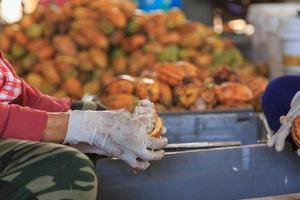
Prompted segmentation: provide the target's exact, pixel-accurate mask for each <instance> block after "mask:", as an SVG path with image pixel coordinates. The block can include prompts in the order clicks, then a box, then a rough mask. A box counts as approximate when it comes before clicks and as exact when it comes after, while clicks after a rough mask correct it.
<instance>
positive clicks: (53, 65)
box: [0, 0, 259, 111]
mask: <svg viewBox="0 0 300 200" xmlns="http://www.w3.org/2000/svg"><path fill="white" fill-rule="evenodd" d="M0 49H1V50H2V51H3V52H4V54H5V56H6V57H7V58H8V59H9V60H10V61H11V62H12V63H13V65H14V66H15V69H16V71H17V73H18V74H19V76H21V77H22V78H24V79H25V80H26V81H27V82H28V83H29V84H31V85H33V86H34V87H37V88H38V89H40V90H41V91H42V92H44V93H46V94H50V95H53V96H56V97H63V96H70V97H71V98H73V99H80V98H81V97H83V96H84V95H85V94H91V95H92V94H96V95H98V96H99V97H100V98H101V99H103V100H104V102H114V101H111V100H108V101H107V100H106V101H105V99H109V98H116V97H114V95H117V94H119V92H114V90H112V91H110V92H108V90H107V89H106V88H107V85H109V84H111V83H112V82H114V81H115V80H116V79H118V78H116V77H117V76H119V75H122V74H128V75H131V76H133V77H141V78H147V79H151V80H154V85H151V84H150V85H151V86H149V85H148V84H146V83H144V81H140V80H139V79H140V78H134V80H135V81H137V80H139V81H137V82H135V81H133V83H134V87H133V88H132V92H128V91H127V92H125V94H130V95H133V97H134V98H144V97H146V96H149V98H150V99H151V100H153V101H155V102H157V103H159V104H158V106H160V107H161V110H171V111H177V110H195V109H196V110H199V108H198V107H201V109H202V108H205V109H212V108H221V105H222V102H220V101H218V102H217V101H216V100H215V97H210V95H212V94H210V93H209V92H208V91H210V89H211V88H214V89H213V90H214V92H215V93H216V89H215V86H216V85H218V84H221V83H223V82H225V81H228V80H227V78H228V77H225V79H226V80H225V81H223V80H221V81H220V80H217V79H222V72H219V73H221V75H218V74H217V72H216V71H218V70H219V69H220V68H222V69H223V68H224V66H226V67H225V68H226V70H227V67H228V70H229V71H230V73H233V74H234V73H235V74H236V75H235V76H240V75H239V74H241V76H242V74H243V73H244V75H246V76H247V77H252V78H251V80H253V79H256V78H257V76H258V74H259V73H256V72H257V70H254V71H255V73H253V69H252V68H253V67H252V66H251V67H248V68H249V70H248V71H247V70H244V71H243V69H245V68H247V67H245V66H247V65H248V64H247V63H246V61H245V59H244V58H243V56H242V54H241V53H240V52H239V50H238V49H237V48H236V47H235V46H234V45H233V43H232V42H231V41H230V40H225V39H222V38H221V37H220V36H219V35H218V34H216V33H214V32H213V31H212V29H211V28H210V27H208V26H206V25H204V24H201V23H198V22H193V21H189V20H187V19H186V17H185V15H184V14H183V12H182V11H180V10H178V9H174V10H171V11H169V12H154V13H143V12H140V11H137V10H136V5H135V4H134V3H132V1H129V0H93V1H90V0H71V1H67V3H65V4H63V5H62V6H60V7H57V6H55V5H51V6H47V7H42V6H39V7H38V8H37V9H36V10H35V11H34V12H33V13H31V14H27V15H24V17H23V18H22V19H21V20H20V21H19V22H17V23H15V24H7V25H5V26H4V28H3V31H2V32H1V34H0ZM181 61H183V63H189V65H191V66H193V67H192V68H195V70H197V72H195V73H197V76H195V77H192V78H191V80H187V79H189V78H186V77H185V75H186V74H185V75H184V73H186V72H182V70H181V69H177V68H181V67H178V63H180V62H181ZM166 63H167V64H166ZM168 65H171V66H177V67H175V68H174V67H171V68H170V67H168ZM183 68H184V67H183ZM250 68H251V69H250ZM232 69H234V70H233V71H232ZM189 70H190V69H189ZM226 70H225V71H226ZM183 71H184V70H183ZM237 71H241V73H240V72H237ZM224 73H227V72H224ZM216 74H217V75H216ZM252 75H253V76H252ZM212 76H215V77H212ZM225 76H226V75H225ZM178 77H180V78H179V79H180V81H179V82H178ZM182 77H184V78H182ZM187 77H189V75H188V76H187ZM237 79H239V78H237ZM241 80H245V79H241ZM148 81H149V80H148ZM234 81H236V80H234ZM146 82H147V81H146ZM150 82H151V81H150ZM156 83H158V84H159V86H157V85H156ZM243 84H244V83H243ZM148 87H150V89H149V91H151V92H153V94H152V93H151V92H150V93H151V95H150V93H149V92H147V91H146V92H145V91H144V90H147V88H148ZM152 87H154V89H153V88H152ZM168 87H170V92H166V93H164V92H163V91H164V90H169V89H165V88H168ZM152 90H153V91H152ZM161 90H163V91H161ZM156 93H160V94H168V93H170V94H172V95H171V96H172V98H171V100H170V98H169V97H162V95H157V96H155V95H156ZM203 93H204V94H205V95H202V98H200V100H202V101H203V102H204V103H203V105H205V106H203V105H202V103H198V104H199V105H200V106H198V107H197V104H196V103H197V102H200V100H199V97H201V94H203ZM121 94H124V93H122V92H121ZM206 94H207V96H208V97H207V98H208V99H206ZM214 95H215V94H214ZM214 95H212V96H214ZM158 96H159V97H158ZM190 96H192V97H190ZM196 96H197V98H196ZM203 96H205V97H203ZM106 97H107V98H106ZM124 98H125V97H124ZM210 98H212V99H211V101H210ZM121 99H122V98H121ZM253 99H255V98H254V97H253V98H252V99H251V100H247V105H248V103H249V102H251V101H252V100H253ZM233 102H234V103H231V104H235V103H236V102H235V101H233ZM107 104H108V103H107ZM224 104H226V106H225V107H228V105H231V104H229V103H228V101H227V100H226V103H224ZM237 105H238V104H237ZM109 107H112V108H115V107H122V106H119V105H117V106H112V105H111V106H109ZM229 107H231V106H229Z"/></svg>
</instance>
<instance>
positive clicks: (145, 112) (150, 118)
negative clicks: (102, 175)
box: [64, 100, 167, 169]
mask: <svg viewBox="0 0 300 200" xmlns="http://www.w3.org/2000/svg"><path fill="white" fill-rule="evenodd" d="M155 115H156V112H155V109H154V105H153V104H152V103H151V102H150V101H148V100H143V101H140V102H139V106H138V107H137V108H136V110H135V112H134V114H131V113H129V112H128V111H126V110H115V111H71V112H70V120H69V128H68V132H67V136H66V138H65V141H64V143H69V144H77V143H79V142H81V143H88V144H89V145H91V146H95V147H96V148H98V149H99V150H101V152H102V151H103V152H102V153H105V155H107V156H115V157H118V158H120V159H122V160H124V161H125V162H127V163H128V164H129V165H130V166H131V167H133V168H138V169H146V168H147V167H148V166H149V162H148V161H150V160H159V159H161V158H162V157H163V156H164V154H165V153H164V151H163V150H160V149H162V148H164V147H165V146H166V145H167V139H166V138H162V139H157V138H151V137H149V136H148V135H147V133H149V132H151V131H152V129H153V126H154V120H155V119H156V118H155ZM154 150H159V151H154Z"/></svg>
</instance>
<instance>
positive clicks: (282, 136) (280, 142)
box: [275, 124, 290, 152]
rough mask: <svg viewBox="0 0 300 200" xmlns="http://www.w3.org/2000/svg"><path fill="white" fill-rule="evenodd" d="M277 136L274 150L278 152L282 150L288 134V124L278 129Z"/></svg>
mask: <svg viewBox="0 0 300 200" xmlns="http://www.w3.org/2000/svg"><path fill="white" fill-rule="evenodd" d="M278 132H279V134H278V136H277V139H276V144H275V149H276V151H278V152H280V151H282V150H283V149H284V145H285V140H286V138H287V136H288V135H289V134H290V129H289V126H288V124H284V125H282V126H281V127H280V128H279V131H278Z"/></svg>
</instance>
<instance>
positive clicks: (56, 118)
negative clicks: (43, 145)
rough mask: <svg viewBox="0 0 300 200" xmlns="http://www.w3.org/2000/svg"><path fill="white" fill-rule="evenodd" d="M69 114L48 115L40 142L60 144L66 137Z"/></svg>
mask: <svg viewBox="0 0 300 200" xmlns="http://www.w3.org/2000/svg"><path fill="white" fill-rule="evenodd" d="M68 124H69V113H48V120H47V124H46V127H45V129H44V131H43V132H42V138H41V141H45V142H57V143H62V142H63V141H64V139H65V137H66V134H67V131H68Z"/></svg>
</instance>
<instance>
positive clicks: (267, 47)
mask: <svg viewBox="0 0 300 200" xmlns="http://www.w3.org/2000/svg"><path fill="white" fill-rule="evenodd" d="M298 10H300V4H299V3H264V4H253V5H251V6H250V8H249V10H248V16H247V19H248V20H249V22H250V23H252V24H253V25H254V27H255V32H254V34H253V36H252V50H253V60H254V62H256V63H266V64H268V66H269V67H270V76H271V78H274V77H276V76H279V75H282V74H283V73H284V70H283V67H282V61H281V56H280V50H279V49H281V44H280V37H279V34H278V28H279V24H280V20H281V19H283V18H286V17H291V16H296V15H297V11H298Z"/></svg>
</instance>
